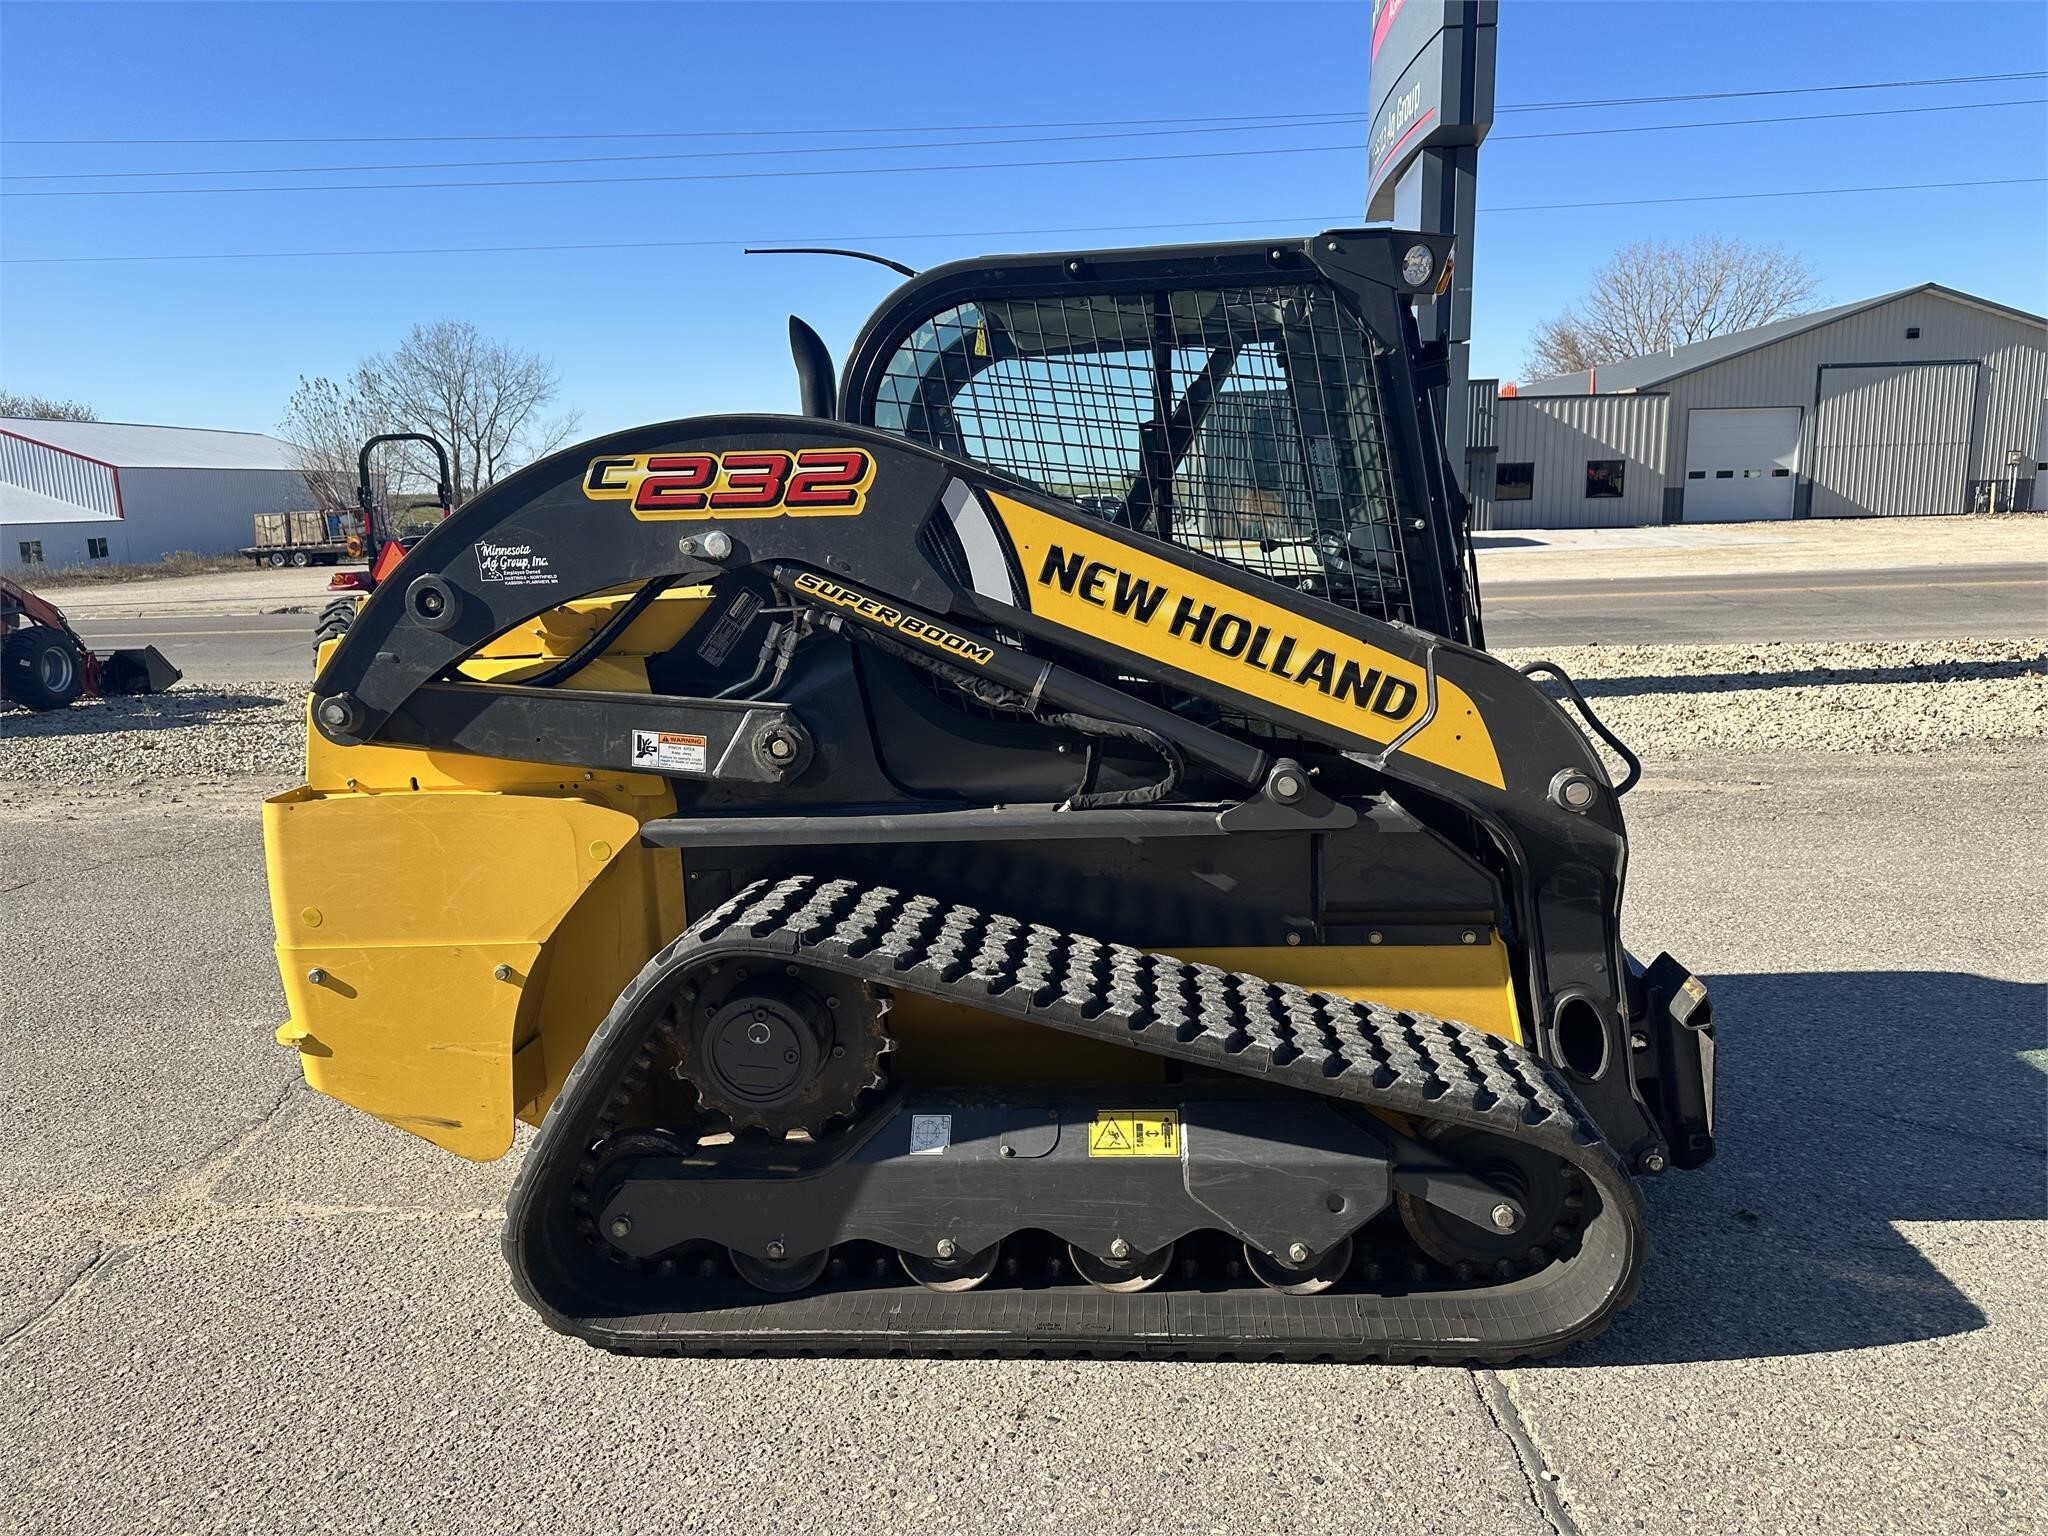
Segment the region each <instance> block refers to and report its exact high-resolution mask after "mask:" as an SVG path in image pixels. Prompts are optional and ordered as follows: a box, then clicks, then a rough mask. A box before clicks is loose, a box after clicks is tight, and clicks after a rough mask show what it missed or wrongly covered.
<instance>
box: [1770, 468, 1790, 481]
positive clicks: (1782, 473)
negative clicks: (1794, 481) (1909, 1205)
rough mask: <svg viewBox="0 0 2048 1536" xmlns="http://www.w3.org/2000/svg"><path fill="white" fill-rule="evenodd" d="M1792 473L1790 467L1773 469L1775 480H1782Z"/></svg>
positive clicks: (1772, 474)
mask: <svg viewBox="0 0 2048 1536" xmlns="http://www.w3.org/2000/svg"><path fill="white" fill-rule="evenodd" d="M1791 473H1792V471H1791V470H1789V469H1774V470H1772V471H1771V478H1772V479H1773V480H1782V479H1784V478H1785V477H1786V476H1787V475H1789V474H1791Z"/></svg>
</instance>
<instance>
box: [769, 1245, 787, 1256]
mask: <svg viewBox="0 0 2048 1536" xmlns="http://www.w3.org/2000/svg"><path fill="white" fill-rule="evenodd" d="M788 1252H789V1250H788V1249H787V1248H785V1247H783V1246H782V1244H780V1243H770V1244H769V1245H768V1257H769V1258H771V1259H779V1258H781V1257H782V1256H783V1255H784V1254H786V1253H788Z"/></svg>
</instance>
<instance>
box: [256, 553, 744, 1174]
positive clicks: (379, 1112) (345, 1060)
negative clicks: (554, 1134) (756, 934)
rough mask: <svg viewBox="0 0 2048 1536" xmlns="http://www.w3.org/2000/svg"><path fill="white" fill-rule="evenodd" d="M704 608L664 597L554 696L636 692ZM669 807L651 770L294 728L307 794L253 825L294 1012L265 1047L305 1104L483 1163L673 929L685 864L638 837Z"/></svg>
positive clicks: (601, 608) (505, 655)
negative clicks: (379, 741) (301, 1080)
mask: <svg viewBox="0 0 2048 1536" xmlns="http://www.w3.org/2000/svg"><path fill="white" fill-rule="evenodd" d="M624 600H625V599H624V597H623V596H615V597H607V598H595V599H585V600H579V601H577V602H574V603H569V604H566V605H564V606H563V607H561V608H558V609H554V610H551V611H550V612H548V613H546V614H543V615H541V616H540V617H538V618H536V619H534V620H533V621H531V622H530V623H528V624H524V625H521V626H518V627H517V628H515V629H512V630H508V631H507V632H506V633H505V634H503V635H501V636H499V637H498V638H497V639H496V640H493V641H492V642H491V643H490V644H489V645H487V646H485V647H484V648H483V650H482V651H481V652H480V653H479V655H478V656H477V658H476V659H474V660H472V661H471V662H470V663H469V665H468V667H467V668H466V669H465V670H466V671H467V672H468V673H469V675H471V676H473V677H476V678H479V679H484V680H490V679H500V678H502V679H505V680H509V681H516V680H517V679H518V678H519V677H520V676H521V675H524V674H526V673H529V672H532V671H534V670H536V669H537V668H539V667H540V666H543V665H545V664H547V663H548V662H551V661H553V660H555V659H557V658H559V657H562V656H567V655H570V654H572V653H573V652H574V651H575V650H576V648H577V647H578V646H580V645H581V644H582V643H583V642H584V641H585V640H586V639H588V638H589V636H590V635H591V634H592V633H594V632H595V631H596V629H597V627H598V626H599V625H601V624H602V623H603V622H604V621H605V620H606V619H607V618H608V617H610V615H611V614H612V613H613V612H614V611H616V609H617V607H618V605H619V603H620V602H622V601H624ZM708 601H709V593H708V591H707V590H706V589H704V588H688V589H684V590H681V591H676V592H669V593H664V594H663V595H662V597H661V598H660V599H658V600H657V601H656V602H654V603H653V604H651V605H650V606H649V608H648V610H647V612H645V613H643V614H642V615H641V616H640V617H639V618H638V619H636V620H635V621H634V622H633V623H632V624H631V625H629V626H628V627H627V629H626V631H625V633H624V634H622V635H621V636H620V637H619V639H618V641H617V642H616V643H615V644H614V646H613V648H612V649H610V650H609V651H607V652H606V653H605V654H604V655H603V656H601V657H598V658H597V659H596V660H594V661H592V662H591V663H590V664H589V665H587V666H585V667H583V668H582V669H580V670H579V671H578V672H577V674H576V675H575V677H574V678H572V679H570V680H569V682H568V683H567V684H565V685H564V686H568V687H580V688H605V689H618V690H622V691H628V692H641V693H644V692H646V690H647V669H646V663H645V661H644V657H645V656H646V655H649V654H653V653H655V652H658V651H661V650H666V649H667V648H668V647H670V646H672V645H674V644H675V643H676V641H677V640H679V639H680V638H681V637H682V636H683V635H684V634H685V633H687V632H688V630H689V628H690V626H691V625H692V624H694V623H695V622H696V621H697V619H698V618H699V617H700V616H701V615H702V614H703V611H704V609H705V607H706V606H707V604H708ZM333 644H334V642H330V643H329V644H328V645H325V646H323V647H322V648H321V650H320V654H319V656H318V658H317V660H316V670H317V668H318V667H319V666H322V665H325V663H326V660H327V657H328V655H329V654H330V653H331V651H332V648H333ZM674 810H675V797H674V796H673V794H671V792H670V790H669V787H668V782H667V781H666V780H665V779H662V778H660V777H658V776H656V775H653V774H637V773H625V772H618V771H608V772H602V773H592V772H584V771H582V770H580V769H564V768H560V767H555V766H553V765H550V764H546V763H531V762H521V761H517V760H512V759H504V758H490V757H473V756H469V755H467V754H464V753H457V752H449V753H434V752H423V751H418V750H415V749H412V748H407V747H384V746H365V747H341V746H337V745H335V744H334V743H333V742H331V741H329V740H328V739H327V738H326V737H324V736H322V735H321V734H320V733H319V732H318V731H317V730H315V729H313V728H312V726H311V723H310V720H309V722H308V726H307V731H306V787H305V788H302V789H296V790H293V791H291V792H289V793H288V794H284V795H279V796H277V797H276V798H275V799H273V800H271V801H270V802H268V803H267V804H266V805H265V806H264V816H263V820H264V844H265V849H266V857H267V860H268V863H269V873H270V895H271V909H272V917H273V920H274V922H275V924H276V930H277V955H278V966H279V969H280V971H281V973H282V975H283V977H284V984H285V996H286V1000H287V1002H288V1003H289V1005H290V1012H291V1018H290V1022H288V1023H287V1024H285V1025H284V1027H283V1028H281V1029H280V1030H279V1031H278V1039H279V1040H280V1041H282V1042H284V1043H286V1044H290V1045H295V1046H296V1047H297V1048H298V1050H299V1052H300V1061H301V1065H302V1067H303V1068H304V1071H305V1074H306V1080H307V1082H309V1083H310V1084H312V1086H313V1087H315V1088H318V1089H320V1090H321V1091H322V1092H323V1093H328V1094H332V1095H333V1096H334V1097H336V1098H338V1099H341V1100H342V1101H344V1102H345V1103H348V1104H352V1105H354V1106H355V1107H356V1108H358V1109H361V1110H364V1111H366V1112H367V1113H369V1114H373V1115H375V1116H377V1117H378V1118H379V1119H382V1120H387V1121H389V1122H390V1123H391V1124H393V1125H397V1126H400V1127H401V1128H403V1129H405V1130H409V1131H412V1132H414V1133H415V1134H417V1135H420V1136H424V1137H426V1138H427V1139H428V1140H429V1141H433V1142H436V1143H438V1144H439V1145H441V1146H443V1147H446V1148H448V1149H449V1150H450V1151H452V1152H458V1153H461V1154H462V1155H463V1156H465V1157H473V1158H492V1157H497V1156H499V1155H500V1154H502V1153H503V1152H504V1151H505V1150H506V1148H507V1147H509V1146H510V1145H511V1142H512V1125H513V1120H514V1118H515V1111H516V1112H517V1113H518V1114H520V1115H524V1116H525V1117H526V1118H528V1119H531V1120H538V1119H539V1117H540V1116H541V1115H542V1114H544V1113H545V1112H546V1110H547V1106H548V1105H549V1104H550V1103H551V1102H552V1101H553V1098H554V1095H555V1094H556V1093H557V1092H558V1091H559V1090H560V1088H561V1085H562V1081H563V1079H564V1078H565V1077H566V1076H567V1075H568V1071H569V1068H570V1067H571V1066H573V1065H574V1064H575V1062H576V1059H577V1058H578V1057H579V1056H581V1055H582V1053H583V1048H584V1046H585V1044H587V1043H588V1041H589V1039H590V1035H591V1033H592V1031H594V1030H595V1029H596V1028H597V1025H598V1024H599V1022H600V1021H602V1019H603V1018H604V1015H605V1013H606V1011H607V1010H608V1009H609V1008H610V1007H611V1005H612V1002H613V1000H614V999H616V998H617V997H618V995H619V993H620V992H622V991H624V990H625V986H626V983H627V982H629V981H630V980H631V979H632V978H633V976H634V974H635V973H636V972H637V971H638V970H639V969H640V967H641V965H642V964H644V963H645V962H646V960H647V958H648V957H649V956H651V955H652V954H653V953H654V952H655V951H656V950H657V949H659V948H660V947H661V946H662V945H663V944H665V943H667V942H668V940H669V939H671V938H673V937H674V936H675V935H676V934H677V933H680V932H681V931H682V929H683V927H684V918H683V903H682V861H681V855H679V854H678V853H677V852H676V851H675V850H673V849H653V848H643V847H641V846H640V843H639V832H640V824H641V823H642V822H643V821H646V820H648V819H649V818H651V817H655V816H666V815H670V814H672V813H673V812H674ZM309 914H310V915H309ZM500 966H503V967H505V968H506V970H507V975H506V978H505V979H503V980H500V979H499V978H498V976H497V975H496V972H497V969H498V967H500ZM315 972H318V973H319V974H320V977H321V979H320V980H319V981H317V982H315V981H312V980H310V979H309V977H310V976H311V975H312V974H313V973H315Z"/></svg>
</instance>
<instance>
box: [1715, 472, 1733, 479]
mask: <svg viewBox="0 0 2048 1536" xmlns="http://www.w3.org/2000/svg"><path fill="white" fill-rule="evenodd" d="M1714 478H1715V479H1716V480H1733V479H1734V478H1735V471H1734V470H1732V469H1717V470H1715V471H1714Z"/></svg>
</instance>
